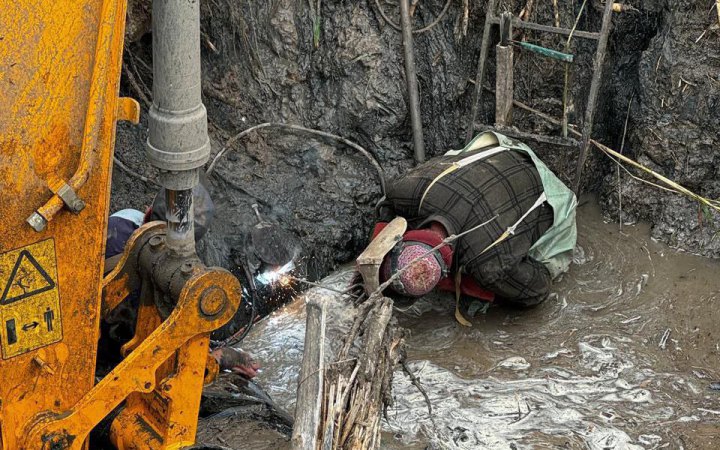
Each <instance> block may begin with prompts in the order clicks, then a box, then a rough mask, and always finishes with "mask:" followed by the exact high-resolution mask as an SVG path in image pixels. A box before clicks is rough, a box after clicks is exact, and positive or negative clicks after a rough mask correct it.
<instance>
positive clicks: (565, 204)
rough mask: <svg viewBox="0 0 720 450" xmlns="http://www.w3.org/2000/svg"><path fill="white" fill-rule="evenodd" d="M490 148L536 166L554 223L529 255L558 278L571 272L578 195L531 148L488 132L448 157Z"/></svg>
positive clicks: (449, 153)
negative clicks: (525, 158) (526, 159)
mask: <svg viewBox="0 0 720 450" xmlns="http://www.w3.org/2000/svg"><path fill="white" fill-rule="evenodd" d="M488 146H500V147H503V148H507V149H509V150H516V151H520V152H524V153H526V154H527V155H528V156H529V157H530V158H531V159H532V161H533V163H534V164H535V167H536V168H537V171H538V173H539V174H540V178H541V179H542V183H543V188H544V190H545V195H546V196H547V202H548V204H549V205H550V206H551V207H552V209H553V217H554V220H553V224H552V226H551V227H550V228H549V229H548V230H547V231H546V232H545V234H543V235H542V236H541V237H540V239H538V241H537V242H535V244H534V245H533V246H532V247H531V248H530V251H529V252H528V254H529V256H531V257H532V258H534V259H535V260H537V261H540V262H541V263H543V264H544V265H545V267H547V269H548V271H549V272H550V275H551V276H552V277H553V278H555V277H557V276H558V275H560V274H561V273H563V272H566V271H567V270H568V267H570V262H572V254H573V248H575V243H576V242H577V225H576V223H575V209H576V208H577V199H576V198H575V194H574V193H573V191H571V190H570V189H569V188H568V187H567V186H565V184H564V183H563V182H562V181H560V179H559V178H558V177H557V176H555V174H554V173H553V172H552V171H551V170H550V169H549V168H548V167H547V166H546V165H545V163H543V162H542V161H541V160H540V158H538V157H537V155H536V154H535V152H533V151H532V150H531V149H530V147H528V146H527V145H525V144H523V143H522V142H519V141H516V140H514V139H511V138H509V137H507V136H504V135H502V134H500V133H495V132H492V131H486V132H484V133H481V134H479V135H477V136H476V137H475V138H474V139H473V140H472V141H470V143H469V144H468V145H466V146H465V148H463V149H462V150H451V151H449V152H447V153H446V155H457V154H461V153H466V152H471V151H474V150H478V149H480V148H485V147H488Z"/></svg>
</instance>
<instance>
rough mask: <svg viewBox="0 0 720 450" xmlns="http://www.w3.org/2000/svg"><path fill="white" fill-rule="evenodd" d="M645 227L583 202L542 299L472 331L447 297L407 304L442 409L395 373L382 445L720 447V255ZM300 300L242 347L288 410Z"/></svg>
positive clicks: (426, 380) (421, 374)
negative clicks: (653, 234) (566, 266)
mask: <svg viewBox="0 0 720 450" xmlns="http://www.w3.org/2000/svg"><path fill="white" fill-rule="evenodd" d="M648 235H649V233H648V229H647V227H645V226H642V225H637V226H624V227H623V228H622V231H620V230H619V229H618V225H617V224H608V223H604V222H603V220H602V217H601V215H600V213H599V210H598V209H597V207H596V206H595V205H594V203H592V202H591V203H586V204H585V205H583V206H582V207H581V208H580V209H579V245H578V248H577V250H576V253H575V264H574V265H573V266H572V268H571V270H570V272H569V273H568V274H566V275H565V276H564V277H563V278H562V279H561V280H560V281H559V282H558V283H556V285H555V286H554V289H553V290H554V293H553V295H552V296H551V298H550V299H549V300H548V301H547V302H546V303H544V304H543V305H541V306H539V307H537V308H535V309H531V310H510V309H506V308H502V307H492V308H490V309H489V311H488V312H487V313H486V314H480V315H477V316H475V317H474V318H472V319H471V321H472V322H473V327H472V328H463V327H461V326H460V325H459V324H457V323H456V322H455V320H454V318H453V315H452V310H453V301H452V299H451V298H450V297H449V296H446V295H436V296H435V295H434V296H429V297H428V298H425V299H422V300H420V301H419V302H417V303H416V304H415V305H413V306H412V307H411V308H409V309H404V310H403V311H398V312H397V314H398V317H399V320H400V323H401V325H403V326H405V327H407V328H408V329H410V330H411V335H410V337H409V338H408V359H409V365H410V367H411V368H413V369H414V371H415V372H416V374H417V376H418V378H419V379H420V381H421V383H422V385H423V387H424V389H425V390H426V392H427V395H428V397H429V398H430V401H431V404H432V415H430V414H429V412H428V408H427V405H426V402H425V400H424V397H423V396H422V395H421V393H420V392H419V391H418V390H417V389H416V388H415V386H413V385H412V384H410V383H409V381H408V379H407V378H406V377H405V376H404V375H403V374H402V373H401V372H398V373H396V376H395V382H394V397H395V405H394V406H393V407H392V408H390V409H389V411H388V420H387V421H385V422H384V428H385V431H386V435H385V436H384V439H383V442H384V443H383V447H384V448H418V449H422V448H428V447H429V448H462V449H465V448H468V449H470V448H497V449H519V448H589V449H640V448H647V449H655V448H672V449H674V448H708V449H712V448H720V441H717V438H716V437H715V436H716V435H717V436H720V427H718V426H716V424H717V423H718V420H720V393H719V392H717V391H713V390H711V389H710V388H709V386H710V383H712V382H714V381H718V380H720V378H719V377H718V375H719V373H718V371H717V357H718V345H719V344H718V343H720V332H719V331H718V327H717V323H718V322H719V321H720V314H718V313H717V311H716V308H713V306H714V304H715V302H716V299H717V297H718V295H720V294H719V293H720V264H718V263H717V262H716V261H711V260H707V259H702V258H698V257H694V256H691V255H687V254H681V253H677V252H675V251H674V250H672V249H670V248H668V247H666V246H664V245H661V244H657V243H655V242H652V241H651V240H649V239H648ZM346 279H347V274H343V273H340V274H337V275H335V277H334V278H333V279H331V280H328V282H330V283H332V284H333V285H335V286H338V285H342V284H343V282H345V280H346ZM322 293H323V295H330V296H332V294H331V293H329V291H322ZM301 310H302V308H301V305H292V306H290V307H289V308H288V309H287V310H285V311H283V312H279V313H277V314H275V315H273V316H272V317H271V318H269V319H268V320H267V321H266V322H265V323H264V324H263V325H262V326H261V327H258V328H257V329H256V330H255V331H254V333H253V335H252V336H251V337H250V338H249V339H248V340H246V345H245V347H246V348H247V349H248V350H251V351H252V352H254V353H255V354H256V355H257V356H258V358H259V359H260V360H261V361H262V362H263V364H264V366H265V370H264V371H263V373H262V374H261V375H260V377H259V381H260V383H262V384H263V385H264V387H265V388H266V389H267V390H268V392H269V393H270V394H271V396H273V397H274V398H275V400H276V401H277V402H278V403H279V404H281V405H282V406H284V407H285V408H287V409H288V410H290V411H292V408H293V402H294V395H295V387H296V383H297V367H298V366H299V361H300V359H301V357H302V340H303V333H304V317H303V315H302V311H301Z"/></svg>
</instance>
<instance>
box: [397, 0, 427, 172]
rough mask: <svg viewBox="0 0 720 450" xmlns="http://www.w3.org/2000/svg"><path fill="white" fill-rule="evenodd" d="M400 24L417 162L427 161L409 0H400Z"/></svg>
mask: <svg viewBox="0 0 720 450" xmlns="http://www.w3.org/2000/svg"><path fill="white" fill-rule="evenodd" d="M400 24H401V26H402V40H403V47H404V49H405V78H406V81H407V87H408V99H409V109H410V121H411V123H412V131H413V145H414V147H415V162H416V163H421V162H424V161H425V141H424V139H423V129H422V122H421V120H420V100H419V98H418V84H417V72H416V71H415V51H414V48H413V36H412V24H411V23H410V5H409V0H400Z"/></svg>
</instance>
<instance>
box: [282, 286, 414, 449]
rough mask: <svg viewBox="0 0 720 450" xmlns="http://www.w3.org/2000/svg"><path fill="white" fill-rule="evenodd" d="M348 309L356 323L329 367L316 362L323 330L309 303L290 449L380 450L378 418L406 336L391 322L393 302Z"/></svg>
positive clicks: (370, 301) (383, 300)
mask: <svg viewBox="0 0 720 450" xmlns="http://www.w3.org/2000/svg"><path fill="white" fill-rule="evenodd" d="M348 306H349V307H354V308H356V311H355V319H354V321H353V324H352V326H351V328H350V331H349V332H348V333H347V335H346V336H345V338H344V339H343V341H342V345H341V347H340V350H339V351H338V353H337V354H336V355H334V357H333V358H332V363H330V364H327V365H325V364H324V362H323V360H322V359H319V358H318V356H319V355H320V354H322V353H323V351H324V343H323V342H324V331H322V330H320V329H319V328H320V327H322V326H324V324H323V323H322V322H323V321H322V320H318V319H317V318H318V311H317V310H315V309H316V307H315V305H311V303H310V302H308V320H307V324H308V329H307V330H306V334H305V336H306V338H305V355H304V358H303V365H302V371H301V374H300V385H299V390H298V401H297V406H296V416H295V429H294V430H293V439H292V448H293V449H294V450H300V449H302V450H316V449H323V450H335V449H338V450H339V449H343V450H346V449H348V450H349V449H357V450H360V449H362V450H365V449H370V450H372V449H377V448H379V447H380V431H381V426H380V420H381V414H382V412H383V411H384V409H385V407H386V406H388V405H390V404H391V401H392V397H391V395H390V392H391V386H392V377H393V373H394V371H395V368H396V367H398V366H399V364H400V362H401V360H402V359H403V358H404V334H403V331H402V330H401V329H400V328H399V327H398V326H397V325H396V323H395V321H394V320H393V317H392V311H393V301H392V300H391V299H389V298H387V297H382V296H381V295H376V296H371V297H370V298H369V299H367V300H366V301H364V302H363V303H361V304H360V305H358V306H357V307H355V306H352V304H349V305H348ZM320 311H321V310H320ZM320 317H322V313H321V314H320ZM321 337H322V339H321ZM320 392H321V393H320ZM318 418H319V420H318Z"/></svg>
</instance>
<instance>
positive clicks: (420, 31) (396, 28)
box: [375, 0, 452, 34]
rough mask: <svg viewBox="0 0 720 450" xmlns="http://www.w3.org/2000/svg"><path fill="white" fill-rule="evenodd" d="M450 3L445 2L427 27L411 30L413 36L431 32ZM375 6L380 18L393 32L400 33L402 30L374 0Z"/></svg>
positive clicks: (448, 0)
mask: <svg viewBox="0 0 720 450" xmlns="http://www.w3.org/2000/svg"><path fill="white" fill-rule="evenodd" d="M450 3H452V0H447V1H446V2H445V6H444V7H443V9H442V11H440V14H439V15H438V16H437V17H436V18H435V20H433V21H432V22H431V23H430V25H428V26H425V27H422V28H418V29H417V30H413V34H420V33H424V32H426V31H430V30H432V29H433V28H434V27H435V25H437V24H438V23H440V20H442V18H443V17H445V13H446V12H447V10H448V9H450ZM375 6H376V7H377V9H378V11H379V12H380V15H381V16H382V18H383V20H385V22H387V24H388V25H390V26H391V27H393V28H394V29H395V30H397V31H402V28H400V25H398V24H396V23H395V22H393V21H392V20H391V19H390V18H389V17H388V16H387V14H385V10H384V9H383V7H382V6H380V1H379V0H375Z"/></svg>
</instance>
